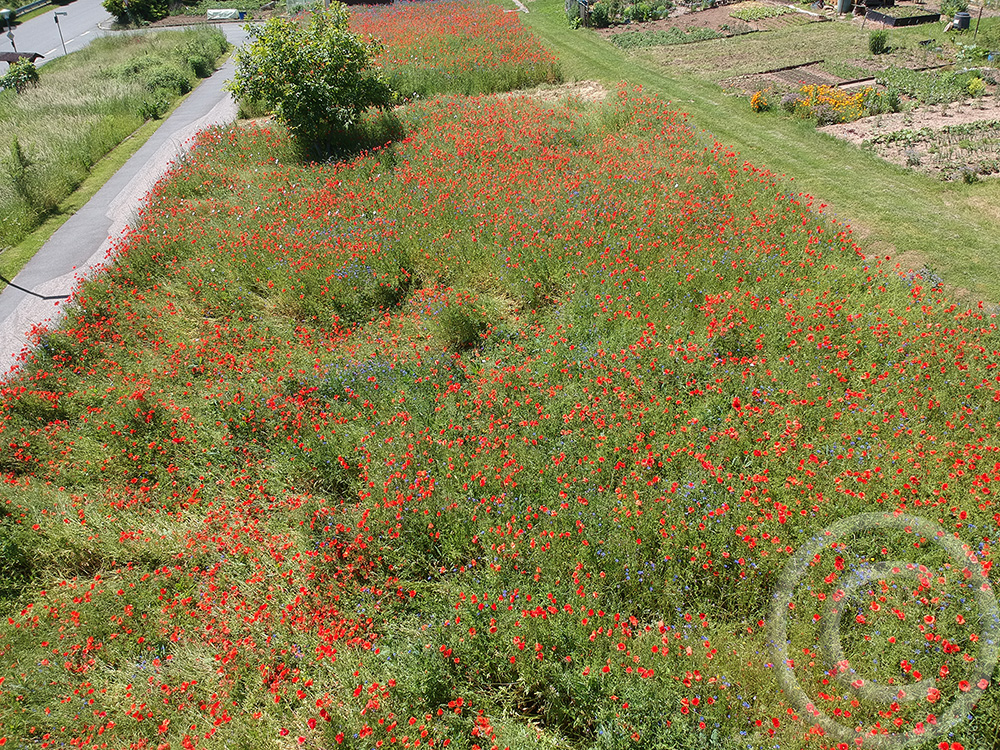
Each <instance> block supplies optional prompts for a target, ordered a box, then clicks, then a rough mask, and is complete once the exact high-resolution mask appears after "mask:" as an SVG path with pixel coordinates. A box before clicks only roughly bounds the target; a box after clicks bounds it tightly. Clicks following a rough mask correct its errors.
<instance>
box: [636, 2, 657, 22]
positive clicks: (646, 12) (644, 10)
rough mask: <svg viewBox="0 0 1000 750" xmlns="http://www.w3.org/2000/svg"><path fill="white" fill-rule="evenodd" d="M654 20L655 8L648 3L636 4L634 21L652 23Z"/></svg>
mask: <svg viewBox="0 0 1000 750" xmlns="http://www.w3.org/2000/svg"><path fill="white" fill-rule="evenodd" d="M652 19H653V6H652V5H651V4H649V3H647V2H641V3H636V4H635V5H633V6H632V20H633V21H639V22H640V23H641V22H643V21H651V20H652Z"/></svg>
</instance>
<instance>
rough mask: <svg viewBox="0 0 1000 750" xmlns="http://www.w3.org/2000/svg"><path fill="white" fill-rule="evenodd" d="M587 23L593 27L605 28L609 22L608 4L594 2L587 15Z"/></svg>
mask: <svg viewBox="0 0 1000 750" xmlns="http://www.w3.org/2000/svg"><path fill="white" fill-rule="evenodd" d="M587 23H588V24H589V25H590V26H593V27H594V28H595V29H605V28H607V27H608V24H609V23H610V18H609V17H608V6H607V5H606V4H604V3H594V5H593V7H592V8H591V9H590V14H589V15H588V16H587Z"/></svg>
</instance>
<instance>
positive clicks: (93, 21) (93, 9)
mask: <svg viewBox="0 0 1000 750" xmlns="http://www.w3.org/2000/svg"><path fill="white" fill-rule="evenodd" d="M20 4H21V3H20V0H0V7H4V8H6V7H11V6H14V7H16V6H18V5H20ZM57 11H58V12H59V13H65V14H66V15H65V16H62V15H61V16H59V25H58V26H56V23H55V13H56V12H57ZM110 23H111V16H110V15H109V14H108V12H107V11H106V10H104V7H103V6H102V5H101V0H75V1H74V2H71V3H68V4H66V5H62V6H59V5H50V6H49V7H48V9H47V12H45V13H43V14H42V15H40V16H38V17H36V18H32V19H31V20H30V21H24V22H23V23H19V24H17V26H15V28H14V31H13V32H12V33H13V37H14V38H13V40H12V39H11V38H10V36H11V35H10V34H6V33H5V34H3V35H2V36H0V52H10V51H11V50H15V49H16V51H17V52H39V53H41V54H43V55H45V59H44V60H39V61H38V62H37V63H36V65H42V64H44V63H45V61H46V60H51V59H53V58H56V57H62V54H63V48H62V42H60V40H59V31H60V30H61V31H62V35H63V38H64V39H65V40H66V51H67V52H73V51H74V50H78V49H82V48H83V47H86V46H87V45H88V44H90V42H91V40H93V39H94V38H95V37H98V36H100V35H101V34H104V33H106V32H104V31H102V30H101V28H100V26H105V27H107V26H108V25H109V24H110ZM4 67H6V66H4Z"/></svg>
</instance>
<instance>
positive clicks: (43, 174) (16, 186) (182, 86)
mask: <svg viewBox="0 0 1000 750" xmlns="http://www.w3.org/2000/svg"><path fill="white" fill-rule="evenodd" d="M227 47H228V43H227V42H226V40H225V37H224V36H223V35H222V34H221V32H219V31H218V30H217V29H204V28H201V29H192V30H187V31H183V32H170V35H169V36H166V37H164V36H163V35H146V34H144V35H134V36H119V37H105V38H101V39H97V40H95V41H94V42H92V43H91V44H90V45H88V47H86V48H85V49H83V50H80V51H79V52H74V53H72V54H70V55H66V56H63V57H59V58H56V59H55V60H53V61H51V62H50V63H48V64H47V65H45V66H44V67H43V68H42V69H41V70H40V71H39V76H40V80H39V82H38V84H37V85H36V86H33V87H28V88H26V89H24V90H23V91H21V92H18V91H15V90H13V89H9V90H6V91H3V92H0V148H2V149H3V151H4V152H5V157H6V159H5V161H6V164H5V168H4V169H2V170H0V215H2V216H3V217H4V222H3V224H2V225H0V247H5V246H8V247H9V246H11V245H14V244H17V243H19V242H21V241H22V240H23V239H25V238H26V237H27V236H28V235H29V234H30V233H31V232H32V231H33V230H34V229H35V228H36V227H37V226H39V225H40V224H41V223H42V222H43V221H44V220H45V219H46V218H48V217H49V216H50V215H52V214H53V213H54V212H57V211H58V210H59V206H60V204H61V203H62V202H63V201H64V200H65V199H66V197H67V196H69V195H70V194H71V193H72V192H73V191H74V190H76V188H77V187H78V186H79V185H80V184H81V182H82V181H83V180H84V179H85V178H86V176H87V174H88V173H89V171H90V170H91V169H92V168H93V166H94V165H95V164H96V163H97V162H98V161H99V160H100V159H101V158H102V157H103V156H104V155H105V154H107V153H108V152H109V151H110V150H111V149H113V148H114V147H115V146H117V145H118V144H119V143H121V142H122V140H123V139H125V138H126V137H128V136H129V135H130V134H131V133H133V132H135V131H136V129H137V128H139V127H140V126H141V125H142V124H143V123H144V122H145V121H146V120H149V119H157V118H159V117H161V116H162V115H163V114H164V113H165V112H166V111H167V110H168V109H169V107H170V106H171V105H172V103H173V102H175V101H176V100H177V99H178V98H179V97H180V96H182V95H183V94H185V93H187V92H188V91H190V90H191V88H192V87H193V85H194V82H195V80H196V79H197V78H203V77H206V76H208V75H210V74H211V72H212V71H213V70H214V67H215V63H216V61H217V60H218V59H219V58H220V57H221V55H222V54H223V53H224V52H225V50H226V49H227Z"/></svg>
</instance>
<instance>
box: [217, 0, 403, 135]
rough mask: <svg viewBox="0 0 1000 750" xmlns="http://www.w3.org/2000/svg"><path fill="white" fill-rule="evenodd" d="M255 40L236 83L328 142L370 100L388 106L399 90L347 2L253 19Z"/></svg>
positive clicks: (291, 124)
mask: <svg viewBox="0 0 1000 750" xmlns="http://www.w3.org/2000/svg"><path fill="white" fill-rule="evenodd" d="M247 33H248V34H249V35H250V39H251V42H250V43H249V44H248V45H247V46H246V47H244V48H243V49H241V50H239V51H238V52H237V54H236V74H235V76H234V77H233V79H232V81H230V82H229V84H227V85H228V88H229V90H230V91H232V92H233V93H234V94H235V95H236V97H237V98H239V99H242V100H244V101H250V102H255V103H257V104H260V105H263V106H264V107H265V108H266V109H268V110H271V111H273V112H274V114H275V115H276V116H277V117H278V118H279V119H280V120H282V121H283V122H284V123H285V124H286V125H287V126H288V129H289V130H290V131H291V132H292V134H293V135H294V136H295V137H296V138H299V139H301V140H303V141H304V142H306V143H309V144H316V143H322V142H323V141H325V140H328V139H330V138H331V137H333V136H335V135H336V134H337V133H341V132H344V131H346V130H348V129H349V128H350V127H351V126H352V125H354V123H355V122H357V120H358V118H359V116H360V115H361V113H362V112H364V111H365V110H366V109H368V108H369V107H378V108H380V109H388V108H389V107H390V106H392V104H393V103H394V102H395V99H396V95H395V93H394V92H393V90H392V89H391V88H390V87H389V84H388V83H387V82H386V81H385V78H384V77H383V75H382V72H381V70H379V69H378V68H376V67H375V66H374V59H375V57H376V56H377V55H378V54H379V52H380V51H381V47H380V45H379V44H378V43H377V42H366V41H365V40H364V39H362V38H361V37H360V36H358V35H357V34H353V33H351V31H350V30H349V29H348V16H347V9H346V8H345V6H343V5H342V4H339V3H334V4H332V5H331V7H330V8H329V9H327V10H325V11H317V12H314V13H313V14H312V17H311V18H310V19H309V22H308V23H307V24H305V25H301V24H299V23H296V22H295V21H293V20H289V19H283V18H272V19H270V20H269V21H268V22H267V23H266V24H264V25H263V26H248V27H247Z"/></svg>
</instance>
